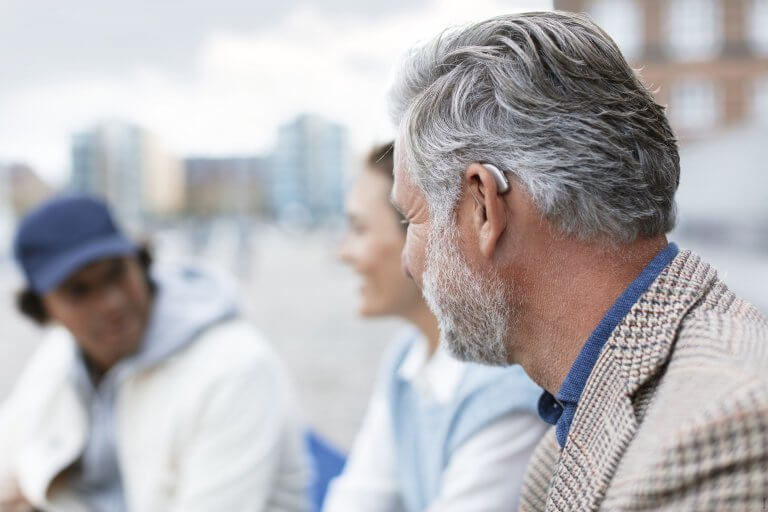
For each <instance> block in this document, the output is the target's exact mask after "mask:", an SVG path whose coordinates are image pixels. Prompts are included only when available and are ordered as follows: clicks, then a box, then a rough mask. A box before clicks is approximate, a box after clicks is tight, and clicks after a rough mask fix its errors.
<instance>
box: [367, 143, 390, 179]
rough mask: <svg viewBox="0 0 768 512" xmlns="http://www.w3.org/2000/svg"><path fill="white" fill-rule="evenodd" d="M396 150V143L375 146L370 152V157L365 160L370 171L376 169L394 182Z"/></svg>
mask: <svg viewBox="0 0 768 512" xmlns="http://www.w3.org/2000/svg"><path fill="white" fill-rule="evenodd" d="M394 150H395V143H394V142H387V143H386V144H380V145H378V146H374V147H372V148H371V150H370V151H369V152H368V156H367V157H366V158H365V164H366V165H367V166H368V167H369V168H370V169H375V170H377V171H379V172H381V173H382V174H384V175H386V176H387V177H388V178H389V179H390V180H394V176H395V175H394V167H395V165H394V164H395V158H394V155H393V153H394Z"/></svg>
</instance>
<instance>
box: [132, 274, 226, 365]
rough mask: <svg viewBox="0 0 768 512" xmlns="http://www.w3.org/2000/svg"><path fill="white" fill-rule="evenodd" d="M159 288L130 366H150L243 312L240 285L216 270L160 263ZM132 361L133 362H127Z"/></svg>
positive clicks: (156, 282)
mask: <svg viewBox="0 0 768 512" xmlns="http://www.w3.org/2000/svg"><path fill="white" fill-rule="evenodd" d="M151 275H152V279H153V280H154V282H155V284H156V286H157V291H156V293H155V298H154V304H153V306H152V312H151V315H150V319H149V322H148V324H147V328H146V331H145V333H144V341H143V343H142V348H141V350H140V351H139V352H138V353H137V354H136V356H134V357H133V358H131V359H133V360H134V361H133V363H134V364H129V365H127V366H131V367H135V366H140V367H146V366H151V365H153V364H155V363H158V362H161V361H163V360H164V359H167V358H168V357H170V356H171V355H173V354H174V353H176V352H178V351H179V350H181V349H182V348H184V347H186V346H187V345H188V344H189V343H191V342H192V341H194V340H195V338H197V336H198V335H199V334H200V333H201V332H203V331H204V330H206V329H207V328H209V327H211V326H213V325H215V324H217V323H219V322H222V321H224V320H228V319H230V318H233V317H235V316H237V315H239V313H240V306H239V304H238V302H239V301H238V297H237V292H236V286H235V284H234V282H233V280H232V279H231V278H229V277H228V276H226V275H225V274H223V273H221V272H217V271H215V270H213V269H209V268H204V267H201V266H193V265H162V264H160V265H156V266H155V267H154V268H153V271H152V274H151ZM126 362H129V361H126Z"/></svg>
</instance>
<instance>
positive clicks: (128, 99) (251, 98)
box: [0, 0, 551, 182]
mask: <svg viewBox="0 0 768 512" xmlns="http://www.w3.org/2000/svg"><path fill="white" fill-rule="evenodd" d="M550 6H551V1H550V0H506V1H499V0H473V1H471V2H470V1H467V0H389V1H388V2H382V1H381V0H377V1H363V0H322V1H309V0H282V1H281V2H274V1H271V2H266V1H254V0H217V1H216V2H213V1H210V0H209V1H202V0H184V1H180V0H151V1H150V0H133V1H130V2H128V1H124V0H121V1H114V2H104V1H103V0H67V1H61V0H0V72H1V73H2V80H0V161H22V162H27V163H29V164H31V165H33V166H34V167H36V168H37V169H38V171H39V172H40V173H41V174H42V175H43V176H44V177H45V178H47V179H49V180H51V181H54V182H57V181H61V180H63V179H65V178H66V176H67V175H68V172H69V141H70V136H71V134H72V133H73V132H75V131H78V130H82V129H84V128H87V127H89V126H90V125H92V124H93V123H95V122H97V121H100V120H104V119H115V118H117V119H125V120H129V121H135V122H138V123H139V124H141V125H143V126H145V127H146V128H148V129H149V130H151V131H152V132H153V133H155V134H156V135H157V136H158V137H159V138H160V139H162V140H163V141H164V142H165V143H166V145H167V146H168V147H169V148H171V149H172V150H173V151H175V152H177V153H178V154H179V155H187V154H196V155H201V154H214V155H215V154H221V155H223V154H231V153H250V152H264V151H268V150H269V149H270V148H271V146H272V144H273V142H274V134H275V129H276V127H277V126H278V125H279V124H280V123H282V122H285V121H287V120H290V119H291V118H292V117H293V116H295V115H296V114H297V113H299V112H303V111H311V112H316V113H320V114H323V115H325V116H327V117H329V118H332V119H335V120H338V121H340V122H342V123H344V124H345V125H347V126H348V128H349V130H350V135H351V138H352V143H353V146H354V147H355V148H357V149H358V150H360V149H362V148H364V147H366V146H367V145H368V144H370V143H371V142H374V141H380V140H382V139H383V138H384V137H388V136H390V135H391V134H392V128H391V126H390V123H389V119H388V117H387V110H386V102H385V96H386V89H387V85H388V81H389V80H390V77H391V72H392V69H393V67H394V66H395V64H396V63H397V60H398V58H399V56H400V55H401V54H402V53H403V52H404V51H405V50H406V49H407V48H408V47H410V46H411V45H412V44H413V43H414V42H416V41H418V40H423V39H426V38H428V37H429V36H431V35H433V34H435V33H437V32H439V31H440V30H442V29H443V28H445V27H447V26H449V25H455V24H459V23H464V22H467V21H473V20H477V19H482V18H486V17H489V16H492V15H495V14H501V13H505V12H512V11H516V10H531V9H547V8H549V7H550Z"/></svg>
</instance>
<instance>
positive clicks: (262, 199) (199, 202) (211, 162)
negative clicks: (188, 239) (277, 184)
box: [184, 157, 267, 217]
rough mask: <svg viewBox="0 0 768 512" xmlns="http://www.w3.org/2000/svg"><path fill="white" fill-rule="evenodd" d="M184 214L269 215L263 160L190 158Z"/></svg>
mask: <svg viewBox="0 0 768 512" xmlns="http://www.w3.org/2000/svg"><path fill="white" fill-rule="evenodd" d="M184 170H185V181H186V193H185V197H186V201H185V208H184V211H185V213H187V214H190V215H194V216H196V217H221V216H228V215H247V216H252V215H263V214H265V213H266V212H267V204H266V194H265V192H266V191H265V174H266V171H267V159H266V158H263V157H231V158H188V159H186V160H185V161H184Z"/></svg>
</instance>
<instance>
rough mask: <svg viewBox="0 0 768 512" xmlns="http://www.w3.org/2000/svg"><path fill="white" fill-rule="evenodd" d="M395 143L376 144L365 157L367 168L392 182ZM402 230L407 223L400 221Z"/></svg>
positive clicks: (403, 218)
mask: <svg viewBox="0 0 768 512" xmlns="http://www.w3.org/2000/svg"><path fill="white" fill-rule="evenodd" d="M394 152H395V143H394V141H392V142H387V143H386V144H381V145H378V146H374V147H373V148H371V150H370V151H369V152H368V156H367V157H366V159H365V165H366V167H367V168H368V169H371V170H373V171H375V172H378V173H380V174H382V175H384V176H385V177H386V178H387V179H389V181H392V182H394V181H395V157H394ZM392 211H394V212H395V214H396V215H397V218H398V219H399V220H401V221H403V220H405V217H403V216H402V214H401V213H400V212H399V211H397V210H395V209H394V208H392ZM402 225H403V230H405V229H407V225H406V224H405V223H402Z"/></svg>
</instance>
